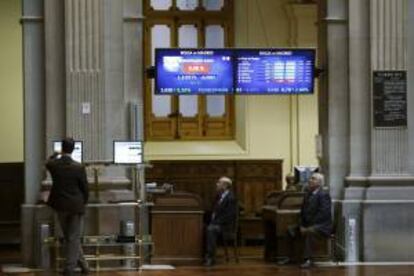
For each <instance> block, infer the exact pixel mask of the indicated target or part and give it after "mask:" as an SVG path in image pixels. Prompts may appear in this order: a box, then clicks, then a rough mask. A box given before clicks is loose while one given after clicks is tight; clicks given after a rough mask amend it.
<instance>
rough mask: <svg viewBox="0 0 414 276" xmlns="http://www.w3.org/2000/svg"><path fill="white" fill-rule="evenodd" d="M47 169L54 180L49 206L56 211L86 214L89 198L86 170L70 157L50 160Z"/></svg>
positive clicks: (65, 156) (64, 156)
mask: <svg viewBox="0 0 414 276" xmlns="http://www.w3.org/2000/svg"><path fill="white" fill-rule="evenodd" d="M46 168H47V169H48V170H49V172H50V174H51V175H52V180H53V185H52V189H51V191H50V196H49V199H48V202H47V204H48V205H49V206H50V207H52V208H53V209H55V210H56V211H65V212H69V213H75V214H81V213H84V212H85V204H86V202H87V201H88V196H89V190H88V179H87V177H86V171H85V168H84V167H83V166H82V165H81V164H79V163H77V162H75V161H73V160H72V158H71V157H70V156H68V155H63V156H62V157H61V158H59V159H56V158H51V159H49V160H48V162H47V163H46Z"/></svg>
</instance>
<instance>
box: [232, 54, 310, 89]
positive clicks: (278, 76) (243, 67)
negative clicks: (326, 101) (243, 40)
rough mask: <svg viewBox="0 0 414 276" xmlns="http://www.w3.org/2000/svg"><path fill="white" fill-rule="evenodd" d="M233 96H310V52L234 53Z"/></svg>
mask: <svg viewBox="0 0 414 276" xmlns="http://www.w3.org/2000/svg"><path fill="white" fill-rule="evenodd" d="M234 59H235V70H234V71H235V93H236V94H240V95H242V94H246V95H247V94H310V93H313V85H314V73H315V72H314V71H315V50H314V49H238V50H237V51H235V57H234Z"/></svg>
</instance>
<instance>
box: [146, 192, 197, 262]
mask: <svg viewBox="0 0 414 276" xmlns="http://www.w3.org/2000/svg"><path fill="white" fill-rule="evenodd" d="M203 213H204V212H203V211H202V208H201V200H200V197H199V196H197V195H194V194H188V193H174V194H169V195H157V196H154V206H153V208H152V210H151V234H152V239H153V242H154V255H153V256H152V258H151V263H154V264H172V265H184V264H185V265H191V264H192V265H195V264H197V265H198V264H201V263H202V260H203V255H202V254H203V252H202V249H203Z"/></svg>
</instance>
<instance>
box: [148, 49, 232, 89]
mask: <svg viewBox="0 0 414 276" xmlns="http://www.w3.org/2000/svg"><path fill="white" fill-rule="evenodd" d="M232 56H233V51H232V50H230V49H169V48H168V49H156V50H155V70H156V73H155V93H156V94H164V95H165V94H171V95H174V94H180V95H192V94H229V93H233V90H234V86H233V58H232Z"/></svg>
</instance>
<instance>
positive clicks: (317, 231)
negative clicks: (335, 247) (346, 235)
mask: <svg viewBox="0 0 414 276" xmlns="http://www.w3.org/2000/svg"><path fill="white" fill-rule="evenodd" d="M323 182H324V177H323V175H322V174H321V173H314V174H313V175H312V176H311V177H310V179H309V183H308V189H307V193H306V195H305V198H304V200H303V204H302V207H301V210H300V225H296V226H293V227H289V229H288V237H289V238H290V239H291V240H292V241H293V239H295V238H296V237H298V236H300V237H303V239H304V252H303V258H304V263H303V264H302V265H301V267H302V268H309V267H311V266H312V261H311V257H312V249H313V248H312V246H313V244H314V242H315V240H316V239H321V238H326V237H329V235H330V234H331V232H332V215H331V197H330V195H329V193H327V192H325V191H324V190H323ZM290 252H291V253H292V247H291V250H290ZM289 261H290V260H289V259H285V260H283V261H282V262H281V263H287V262H289Z"/></svg>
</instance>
